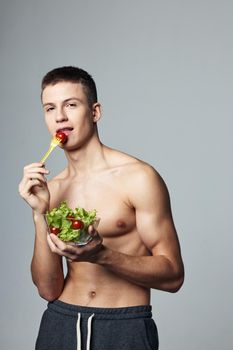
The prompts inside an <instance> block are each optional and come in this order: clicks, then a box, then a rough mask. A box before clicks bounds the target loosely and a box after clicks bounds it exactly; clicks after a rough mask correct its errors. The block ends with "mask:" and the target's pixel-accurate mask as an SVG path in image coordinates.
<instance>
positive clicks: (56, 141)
mask: <svg viewBox="0 0 233 350" xmlns="http://www.w3.org/2000/svg"><path fill="white" fill-rule="evenodd" d="M59 143H61V139H59V138H57V137H56V136H54V137H53V138H52V140H51V142H50V146H49V149H48V151H47V152H46V153H45V155H44V157H43V158H42V159H41V161H40V162H41V163H44V162H45V161H46V159H47V158H48V156H49V155H50V153H51V152H52V150H54V148H55V147H57V146H58V145H59Z"/></svg>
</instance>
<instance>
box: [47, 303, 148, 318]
mask: <svg viewBox="0 0 233 350" xmlns="http://www.w3.org/2000/svg"><path fill="white" fill-rule="evenodd" d="M48 309H51V310H54V311H56V312H58V313H61V314H64V315H67V316H74V317H77V314H78V313H81V314H82V317H87V318H88V317H89V316H90V315H91V314H95V319H102V320H103V319H106V320H120V319H122V320H125V319H132V318H151V317H152V307H151V305H139V306H128V307H117V308H102V307H89V306H80V305H73V304H68V303H65V302H63V301H61V300H55V301H52V302H49V303H48Z"/></svg>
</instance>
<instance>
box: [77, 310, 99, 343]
mask: <svg viewBox="0 0 233 350" xmlns="http://www.w3.org/2000/svg"><path fill="white" fill-rule="evenodd" d="M94 316H95V314H92V315H91V316H90V317H88V320H87V346H86V350H90V349H91V348H90V345H91V323H92V319H93V317H94ZM80 323H81V313H80V312H79V313H78V320H77V324H76V331H77V350H81V341H82V339H81V328H80Z"/></svg>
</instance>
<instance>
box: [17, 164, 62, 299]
mask: <svg viewBox="0 0 233 350" xmlns="http://www.w3.org/2000/svg"><path fill="white" fill-rule="evenodd" d="M48 173H49V171H48V170H46V169H45V167H44V164H42V163H32V164H29V165H27V166H25V167H24V173H23V178H22V180H21V182H20V184H19V193H20V195H21V197H22V198H23V199H24V200H25V201H26V202H27V203H28V204H29V206H30V207H31V208H32V211H33V219H34V224H35V231H36V234H35V245H34V254H33V258H32V263H31V273H32V279H33V282H34V283H35V285H36V286H37V288H38V292H39V294H40V295H41V297H42V298H44V299H46V300H53V299H56V298H57V297H58V296H59V295H60V294H61V291H62V288H63V284H64V276H63V269H62V261H61V257H59V256H58V255H56V254H53V253H52V252H51V250H50V249H49V247H48V243H47V226H46V223H45V218H44V215H43V214H44V213H46V211H47V210H48V209H49V203H50V191H49V189H48V185H47V181H46V179H45V175H47V174H48Z"/></svg>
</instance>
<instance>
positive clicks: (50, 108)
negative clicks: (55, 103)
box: [46, 107, 54, 112]
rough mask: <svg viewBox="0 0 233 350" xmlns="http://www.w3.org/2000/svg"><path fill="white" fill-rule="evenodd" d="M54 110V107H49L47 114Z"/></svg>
mask: <svg viewBox="0 0 233 350" xmlns="http://www.w3.org/2000/svg"><path fill="white" fill-rule="evenodd" d="M53 109H54V107H48V108H47V109H46V112H51V111H52V110H53Z"/></svg>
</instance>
